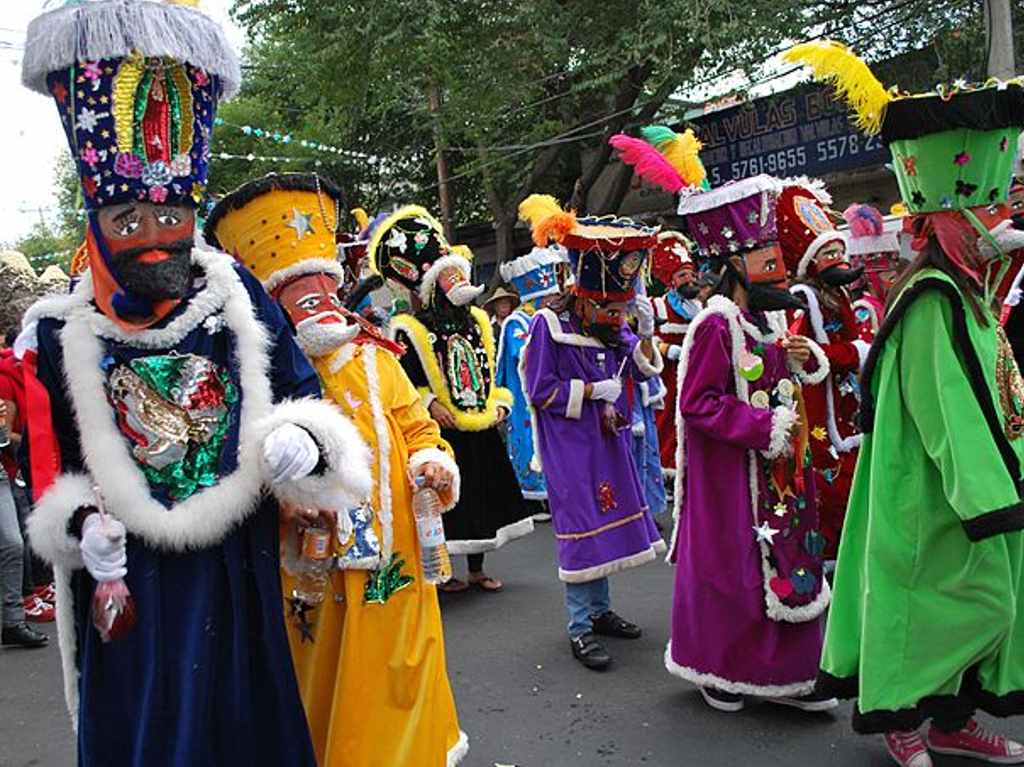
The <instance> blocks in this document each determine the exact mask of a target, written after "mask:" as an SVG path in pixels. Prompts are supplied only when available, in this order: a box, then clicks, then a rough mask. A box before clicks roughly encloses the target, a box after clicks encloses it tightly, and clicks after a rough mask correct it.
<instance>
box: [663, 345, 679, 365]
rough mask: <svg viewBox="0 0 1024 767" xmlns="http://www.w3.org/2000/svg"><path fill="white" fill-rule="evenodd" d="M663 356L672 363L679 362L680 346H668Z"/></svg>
mask: <svg viewBox="0 0 1024 767" xmlns="http://www.w3.org/2000/svg"><path fill="white" fill-rule="evenodd" d="M665 356H666V357H668V358H669V360H670V361H672V362H679V360H680V359H682V356H683V347H682V346H680V345H679V344H670V345H669V347H668V352H667V353H666V354H665Z"/></svg>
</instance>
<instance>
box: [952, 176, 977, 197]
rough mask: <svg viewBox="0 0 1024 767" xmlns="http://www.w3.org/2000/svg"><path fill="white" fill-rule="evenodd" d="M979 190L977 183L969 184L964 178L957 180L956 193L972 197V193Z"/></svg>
mask: <svg viewBox="0 0 1024 767" xmlns="http://www.w3.org/2000/svg"><path fill="white" fill-rule="evenodd" d="M977 191H978V185H977V184H969V183H967V182H966V181H964V180H963V179H962V178H958V179H957V180H956V193H957V194H958V195H961V196H963V197H970V196H971V195H972V194H974V193H975V192H977Z"/></svg>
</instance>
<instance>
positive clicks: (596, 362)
mask: <svg viewBox="0 0 1024 767" xmlns="http://www.w3.org/2000/svg"><path fill="white" fill-rule="evenodd" d="M553 331H554V332H553ZM622 341H623V343H622V345H621V346H620V347H618V348H614V349H612V348H606V347H604V346H603V345H602V344H601V343H600V342H599V341H597V340H596V339H594V338H591V337H589V336H584V335H580V334H579V332H578V330H577V329H575V328H574V327H573V325H572V323H571V322H570V320H569V319H568V318H560V317H557V316H555V314H554V313H553V312H551V311H550V310H547V309H544V310H541V311H539V312H538V313H537V314H536V316H535V317H534V319H533V322H532V323H531V325H530V339H529V342H528V344H527V347H526V352H525V362H524V365H523V368H524V372H525V376H524V377H523V381H524V385H525V387H526V394H527V397H528V398H529V400H530V404H531V407H532V408H533V413H534V432H535V435H536V441H537V446H538V450H539V454H540V457H541V462H542V464H543V467H544V476H545V478H546V479H547V484H548V504H549V506H550V508H551V517H552V519H551V521H552V524H553V526H554V529H555V538H556V539H557V541H558V561H559V573H558V574H559V577H560V578H561V579H562V580H563V581H566V582H568V583H584V582H587V581H592V580H596V579H598V578H601V577H604V576H606V575H610V574H611V573H615V572H618V571H620V570H625V569H628V568H630V567H636V566H638V565H642V564H644V563H646V562H650V561H652V560H654V559H655V558H656V557H657V555H658V553H659V552H660V551H664V550H665V544H664V542H663V541H662V540H661V536H660V535H659V534H658V530H657V528H656V527H655V526H654V521H653V520H652V519H651V514H650V511H649V509H648V508H647V505H646V504H645V502H644V500H643V497H644V496H643V490H642V487H641V484H640V480H639V477H638V475H637V470H636V465H635V463H634V462H633V453H632V449H631V440H632V432H631V429H630V424H631V421H632V419H631V417H630V415H631V406H630V400H629V397H630V396H638V393H632V392H631V388H632V384H631V381H632V382H636V381H645V380H647V379H648V378H649V377H651V376H654V375H657V374H658V373H660V371H661V358H660V356H656V357H655V360H654V362H653V364H652V363H649V362H648V361H647V360H646V359H645V358H644V357H643V355H642V353H641V352H640V349H639V348H638V346H639V341H638V339H637V337H636V336H635V335H633V334H632V333H631V332H629V330H628V329H624V330H623V332H622ZM656 354H657V353H656ZM623 361H625V366H624V367H623V368H622V381H623V391H622V395H621V396H620V397H619V400H618V401H617V402H616V403H615V408H616V409H617V410H618V412H619V414H620V415H621V416H622V419H621V423H622V426H621V428H620V430H619V431H618V432H617V433H616V434H614V435H606V434H604V433H603V432H602V428H601V414H602V410H603V408H604V405H605V403H604V402H602V401H596V400H588V399H585V398H584V396H583V388H584V385H585V384H587V383H592V382H596V381H601V380H603V379H607V378H612V377H614V376H615V375H616V374H617V373H618V372H619V369H620V366H622V364H623Z"/></svg>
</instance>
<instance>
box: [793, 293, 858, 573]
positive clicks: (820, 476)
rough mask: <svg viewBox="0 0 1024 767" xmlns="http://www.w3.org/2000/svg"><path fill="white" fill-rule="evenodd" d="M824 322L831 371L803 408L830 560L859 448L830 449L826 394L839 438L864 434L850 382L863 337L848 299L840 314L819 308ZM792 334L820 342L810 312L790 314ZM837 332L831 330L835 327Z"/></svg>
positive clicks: (808, 391)
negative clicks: (859, 422) (828, 391)
mask: <svg viewBox="0 0 1024 767" xmlns="http://www.w3.org/2000/svg"><path fill="white" fill-rule="evenodd" d="M819 306H820V307H821V313H822V320H823V322H824V324H825V326H826V328H825V334H826V336H827V337H828V342H827V343H821V342H820V341H819V342H818V343H819V346H821V348H822V351H824V352H825V356H826V357H828V361H829V367H830V368H831V372H830V373H829V375H828V377H827V378H826V379H825V380H824V381H822V382H821V383H820V384H817V385H815V386H804V387H803V397H804V405H805V406H806V408H807V424H808V433H809V434H810V447H811V461H812V463H813V467H814V483H815V488H816V491H817V499H818V510H819V514H820V517H821V533H822V535H824V536H825V538H826V540H827V542H828V543H827V546H826V549H825V558H826V559H835V558H836V555H837V553H838V549H839V538H840V533H841V532H842V529H843V521H844V520H845V518H846V504H847V501H848V500H849V496H850V486H851V483H852V480H853V470H854V467H856V465H857V452H858V451H857V449H856V448H854V449H853V450H850V451H848V452H838V451H836V450H835V449H834V446H833V445H832V440H831V438H830V434H829V428H828V398H827V389H826V387H830V388H831V389H832V401H833V404H834V411H835V425H836V430H837V431H838V434H839V437H840V438H841V439H846V438H849V437H852V436H853V435H855V434H858V433H860V430H859V428H858V426H857V410H858V409H859V407H860V402H859V400H858V399H857V394H856V392H855V390H854V388H853V383H852V381H851V380H850V379H851V377H855V376H857V375H858V374H859V371H860V355H859V354H858V352H857V347H856V346H855V345H854V344H853V341H854V340H855V339H857V338H858V337H859V330H860V329H859V328H858V326H857V320H856V317H855V315H854V313H853V307H852V306H851V304H850V301H849V299H844V300H843V302H842V303H841V305H840V308H839V311H838V312H835V311H832V310H830V309H828V308H827V307H826V306H824V305H823V304H821V303H820V298H819ZM791 316H792V317H793V323H792V325H791V326H790V331H791V332H792V333H794V334H797V335H802V336H806V337H808V338H813V339H815V340H817V336H816V333H815V332H814V329H813V328H812V326H811V320H810V317H809V315H808V312H800V313H799V316H797V315H796V314H793V315H791ZM837 322H838V323H839V325H840V327H839V329H838V330H830V329H829V328H830V327H831V326H833V325H834V323H837Z"/></svg>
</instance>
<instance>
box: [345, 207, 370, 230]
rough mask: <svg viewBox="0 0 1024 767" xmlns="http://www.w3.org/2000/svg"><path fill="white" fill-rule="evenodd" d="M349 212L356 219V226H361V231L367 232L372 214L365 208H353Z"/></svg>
mask: <svg viewBox="0 0 1024 767" xmlns="http://www.w3.org/2000/svg"><path fill="white" fill-rule="evenodd" d="M349 213H350V214H351V216H352V218H353V219H355V222H356V226H358V227H359V231H360V232H365V231H366V230H367V229H369V228H370V216H369V215H368V214H367V212H366V210H365V209H364V208H352V210H350V211H349Z"/></svg>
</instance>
